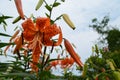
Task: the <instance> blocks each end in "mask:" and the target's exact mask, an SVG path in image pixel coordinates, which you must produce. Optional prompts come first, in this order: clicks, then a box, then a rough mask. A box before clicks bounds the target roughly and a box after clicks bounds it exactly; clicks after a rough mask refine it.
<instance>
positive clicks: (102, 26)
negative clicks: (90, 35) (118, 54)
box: [89, 16, 120, 52]
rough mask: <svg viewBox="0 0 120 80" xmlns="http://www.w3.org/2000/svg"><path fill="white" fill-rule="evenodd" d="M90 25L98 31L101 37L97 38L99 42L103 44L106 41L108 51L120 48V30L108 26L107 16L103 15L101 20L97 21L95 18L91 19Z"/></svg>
mask: <svg viewBox="0 0 120 80" xmlns="http://www.w3.org/2000/svg"><path fill="white" fill-rule="evenodd" d="M92 23H93V24H92V25H90V26H89V27H91V28H93V29H94V30H95V31H96V32H98V33H99V34H100V35H101V37H100V38H99V39H100V40H99V41H100V42H102V43H103V44H105V42H107V44H108V48H109V50H110V51H112V52H114V51H116V50H119V49H120V30H118V29H117V28H111V29H110V26H108V23H109V17H108V16H105V17H104V18H103V19H102V21H98V19H97V18H94V19H93V20H92Z"/></svg>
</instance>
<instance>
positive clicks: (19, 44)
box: [13, 35, 23, 54]
mask: <svg viewBox="0 0 120 80" xmlns="http://www.w3.org/2000/svg"><path fill="white" fill-rule="evenodd" d="M22 41H23V40H22V35H21V36H20V38H19V40H18V42H17V43H16V47H15V49H14V52H13V53H14V54H15V53H16V52H17V51H18V50H19V49H20V48H21V47H22Z"/></svg>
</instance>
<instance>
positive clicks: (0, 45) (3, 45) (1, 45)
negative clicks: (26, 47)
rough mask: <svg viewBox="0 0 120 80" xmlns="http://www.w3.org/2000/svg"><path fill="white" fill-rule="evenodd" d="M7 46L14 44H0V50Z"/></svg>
mask: <svg viewBox="0 0 120 80" xmlns="http://www.w3.org/2000/svg"><path fill="white" fill-rule="evenodd" d="M7 45H14V43H0V48H2V47H5V46H7Z"/></svg>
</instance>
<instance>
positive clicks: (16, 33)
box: [10, 30, 20, 42]
mask: <svg viewBox="0 0 120 80" xmlns="http://www.w3.org/2000/svg"><path fill="white" fill-rule="evenodd" d="M19 32H20V30H17V31H16V32H15V33H14V35H13V36H12V37H11V38H10V42H11V41H12V40H13V39H14V38H15V37H16V36H17V35H18V34H19Z"/></svg>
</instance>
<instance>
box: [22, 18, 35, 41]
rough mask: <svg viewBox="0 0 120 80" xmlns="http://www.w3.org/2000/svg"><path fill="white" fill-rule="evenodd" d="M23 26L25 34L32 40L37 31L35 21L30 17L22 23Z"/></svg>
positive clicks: (27, 38)
mask: <svg viewBox="0 0 120 80" xmlns="http://www.w3.org/2000/svg"><path fill="white" fill-rule="evenodd" d="M22 27H23V29H24V31H23V36H24V38H25V39H26V40H27V41H31V40H32V39H33V38H34V36H35V33H36V31H37V28H35V26H34V23H33V21H32V20H31V19H30V18H29V19H27V20H26V21H24V22H23V23H22Z"/></svg>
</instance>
